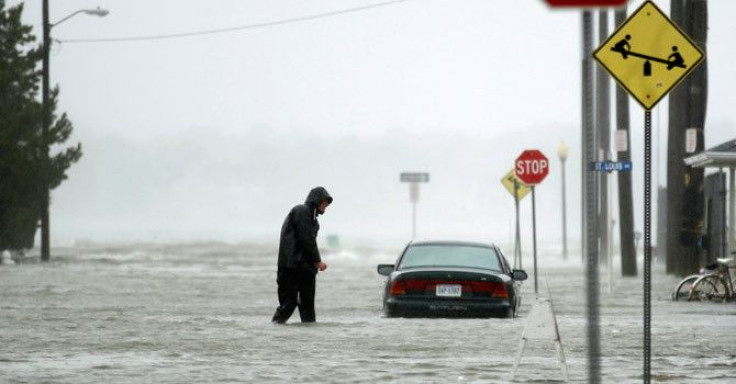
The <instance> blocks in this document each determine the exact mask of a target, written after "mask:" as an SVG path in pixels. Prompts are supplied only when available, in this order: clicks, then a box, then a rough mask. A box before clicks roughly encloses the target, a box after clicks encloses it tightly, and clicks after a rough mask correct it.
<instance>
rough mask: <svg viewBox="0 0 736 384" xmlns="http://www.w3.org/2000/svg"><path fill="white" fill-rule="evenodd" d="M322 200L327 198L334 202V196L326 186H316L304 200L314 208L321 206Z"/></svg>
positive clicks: (328, 200) (329, 201)
mask: <svg viewBox="0 0 736 384" xmlns="http://www.w3.org/2000/svg"><path fill="white" fill-rule="evenodd" d="M322 200H327V202H328V203H330V204H332V196H330V194H329V193H328V192H327V190H326V189H324V187H315V188H312V190H311V191H309V195H307V199H306V200H304V204H306V205H308V206H310V207H312V208H316V207H319V205H320V203H322Z"/></svg>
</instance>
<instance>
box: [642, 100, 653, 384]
mask: <svg viewBox="0 0 736 384" xmlns="http://www.w3.org/2000/svg"><path fill="white" fill-rule="evenodd" d="M651 203H652V112H651V111H646V112H644V383H647V384H648V383H649V382H650V380H651V369H652V368H651V367H652V330H651V321H652V247H651V242H652V237H651V224H652V205H651Z"/></svg>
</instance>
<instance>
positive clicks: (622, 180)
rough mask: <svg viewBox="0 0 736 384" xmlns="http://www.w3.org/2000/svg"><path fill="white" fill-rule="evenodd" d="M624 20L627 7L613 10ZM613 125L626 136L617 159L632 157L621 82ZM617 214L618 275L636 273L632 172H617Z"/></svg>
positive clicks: (617, 23) (626, 101)
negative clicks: (619, 267)
mask: <svg viewBox="0 0 736 384" xmlns="http://www.w3.org/2000/svg"><path fill="white" fill-rule="evenodd" d="M624 21H626V8H622V9H619V10H617V11H616V26H617V27H618V26H619V25H621V24H622V23H623V22H624ZM616 128H617V129H618V130H619V131H618V132H623V133H620V135H622V136H625V137H624V141H625V149H624V150H623V151H618V161H631V135H630V129H629V95H628V93H626V90H624V89H623V88H621V86H620V85H617V86H616ZM618 209H619V213H618V217H619V226H618V227H619V235H620V238H621V275H623V276H636V274H637V271H636V268H637V267H636V247H635V245H634V198H633V190H632V184H631V172H618Z"/></svg>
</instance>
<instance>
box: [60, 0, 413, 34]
mask: <svg viewBox="0 0 736 384" xmlns="http://www.w3.org/2000/svg"><path fill="white" fill-rule="evenodd" d="M406 1H409V0H392V1H386V2H383V3H377V4H371V5H366V6H362V7H356V8H348V9H343V10H339V11H333V12H327V13H320V14H316V15H309V16H302V17H295V18H291V19H284V20H277V21H269V22H264V23H257V24H247V25H241V26H236V27H229V28H220V29H210V30H203V31H196V32H183V33H172V34H164V35H150V36H131V37H113V38H93V39H55V41H57V42H59V43H72V44H73V43H120V42H129V41H151V40H165V39H178V38H182V37H192V36H201V35H214V34H218V33H229V32H237V31H243V30H247V29H256V28H265V27H273V26H277V25H284V24H294V23H300V22H304V21H311V20H317V19H323V18H327V17H332V16H338V15H344V14H346V13H355V12H361V11H365V10H368V9H373V8H378V7H385V6H389V5H394V4H397V3H403V2H406Z"/></svg>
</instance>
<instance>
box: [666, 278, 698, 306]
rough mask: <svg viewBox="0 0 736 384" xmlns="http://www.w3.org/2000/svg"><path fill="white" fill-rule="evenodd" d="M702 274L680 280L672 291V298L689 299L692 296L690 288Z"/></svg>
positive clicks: (676, 299) (675, 299)
mask: <svg viewBox="0 0 736 384" xmlns="http://www.w3.org/2000/svg"><path fill="white" fill-rule="evenodd" d="M701 276H702V275H690V276H688V277H686V278H684V279H682V280H681V281H680V283H679V284H677V288H676V289H675V291H674V292H672V300H674V301H678V300H688V298H689V297H690V289H691V288H692V286H693V284H694V283H695V280H697V279H699V278H700V277H701Z"/></svg>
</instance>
